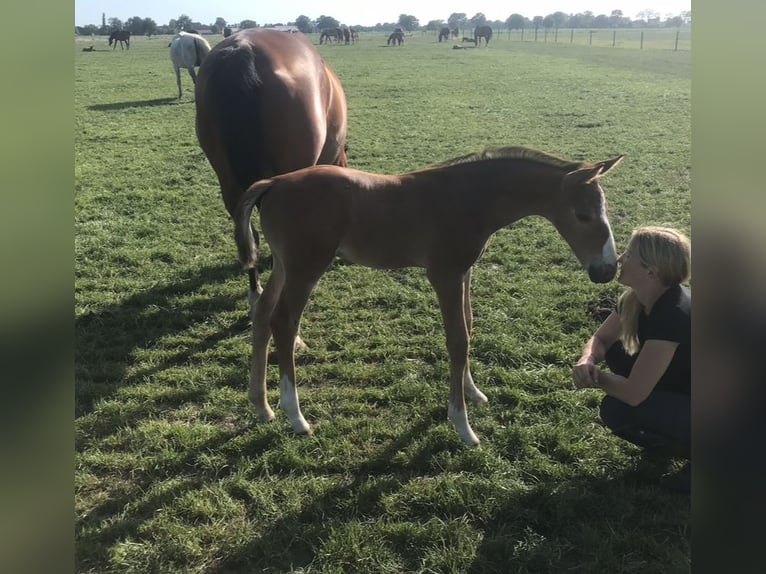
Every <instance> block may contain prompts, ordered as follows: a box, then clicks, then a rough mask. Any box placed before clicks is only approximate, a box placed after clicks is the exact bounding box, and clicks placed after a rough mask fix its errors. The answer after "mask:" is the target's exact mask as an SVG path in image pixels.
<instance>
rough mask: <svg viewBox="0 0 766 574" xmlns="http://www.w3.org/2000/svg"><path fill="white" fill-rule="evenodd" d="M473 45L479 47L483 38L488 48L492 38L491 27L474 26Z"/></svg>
mask: <svg viewBox="0 0 766 574" xmlns="http://www.w3.org/2000/svg"><path fill="white" fill-rule="evenodd" d="M473 37H474V44H476V45H477V46H480V45H481V39H482V38H484V44H485V45H487V46H489V40H490V39H491V38H492V27H490V26H476V29H475V30H474V31H473Z"/></svg>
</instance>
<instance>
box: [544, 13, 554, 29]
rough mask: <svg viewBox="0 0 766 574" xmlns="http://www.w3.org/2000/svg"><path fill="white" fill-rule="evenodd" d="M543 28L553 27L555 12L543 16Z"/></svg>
mask: <svg viewBox="0 0 766 574" xmlns="http://www.w3.org/2000/svg"><path fill="white" fill-rule="evenodd" d="M543 28H545V29H546V30H550V29H551V28H553V14H548V15H547V16H545V17H544V18H543Z"/></svg>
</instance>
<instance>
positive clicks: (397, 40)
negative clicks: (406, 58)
mask: <svg viewBox="0 0 766 574" xmlns="http://www.w3.org/2000/svg"><path fill="white" fill-rule="evenodd" d="M402 44H404V32H399V31H394V32H391V35H390V36H389V37H388V40H387V41H386V46H393V45H399V46H401V45H402Z"/></svg>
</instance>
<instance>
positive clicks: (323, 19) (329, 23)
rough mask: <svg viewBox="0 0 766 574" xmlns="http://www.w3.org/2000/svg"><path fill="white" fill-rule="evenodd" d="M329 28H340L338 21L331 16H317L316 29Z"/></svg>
mask: <svg viewBox="0 0 766 574" xmlns="http://www.w3.org/2000/svg"><path fill="white" fill-rule="evenodd" d="M331 28H340V22H338V21H337V20H336V19H335V18H333V17H332V16H320V17H319V18H317V29H318V30H329V29H331Z"/></svg>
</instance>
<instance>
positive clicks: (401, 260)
mask: <svg viewBox="0 0 766 574" xmlns="http://www.w3.org/2000/svg"><path fill="white" fill-rule="evenodd" d="M622 157H623V156H618V157H615V158H614V159H610V160H607V161H602V162H599V163H586V162H575V161H567V160H562V159H559V158H556V157H554V156H551V155H548V154H545V153H543V152H539V151H536V150H530V149H526V148H513V147H511V148H500V149H489V150H485V151H483V152H480V153H476V154H471V155H467V156H463V157H459V158H456V159H453V160H450V161H447V162H444V163H442V164H438V165H436V166H432V167H430V168H426V169H423V170H420V171H414V172H410V173H405V174H401V175H376V174H372V173H366V172H362V171H358V170H354V169H350V168H342V167H335V166H315V167H311V168H305V169H301V170H298V171H294V172H292V173H289V174H286V175H281V176H278V177H273V178H271V179H267V180H264V181H260V182H257V183H255V184H253V185H252V186H251V187H250V188H248V190H247V191H246V192H245V193H244V195H243V196H242V199H241V201H240V203H239V205H238V206H237V209H236V211H235V214H234V224H235V240H236V243H237V248H238V250H239V258H240V261H241V263H242V264H243V265H244V266H245V267H251V266H252V265H253V264H254V261H255V257H256V254H257V245H256V243H255V241H254V239H253V236H252V231H251V230H252V226H251V224H250V218H251V216H252V211H253V208H254V207H258V210H259V212H260V222H261V227H262V229H263V233H264V237H265V238H266V240H267V241H268V243H269V246H270V247H271V252H272V254H273V257H274V266H273V270H272V274H271V277H270V278H269V280H268V282H267V283H266V287H265V289H264V291H263V293H262V294H261V296H260V298H259V299H258V301H257V302H256V304H255V311H254V315H253V323H252V338H253V340H252V359H251V361H252V362H251V374H250V387H249V391H248V396H249V399H250V401H251V402H252V403H253V404H254V406H255V411H256V416H257V417H258V419H259V420H261V421H264V422H265V421H271V420H273V418H274V412H273V411H272V409H271V407H270V406H269V404H268V402H267V399H266V363H267V350H268V344H269V339H270V338H271V336H272V333H273V336H274V342H275V345H276V350H277V356H278V361H279V371H280V382H279V390H280V399H279V401H280V403H279V404H280V406H281V408H282V409H283V410H284V411H285V413H286V415H287V418H288V419H289V421H290V424H291V426H292V428H293V430H294V431H295V432H296V433H299V434H307V433H310V432H311V428H310V426H309V424H308V423H307V422H306V420H305V419H304V417H303V414H302V413H301V410H300V404H299V401H298V394H297V391H296V385H295V383H296V381H295V362H294V344H295V337H296V333H297V331H298V327H299V324H300V319H301V315H302V313H303V310H304V308H305V306H306V303H307V301H308V298H309V295H310V294H311V291H312V289H313V288H314V286H315V285H316V283H317V281H318V280H319V278H320V277H321V276H322V274H323V273H324V272H325V270H326V269H327V268H328V267H329V265H330V264H331V263H332V261H333V258H334V257H335V256H336V255H339V256H340V257H342V258H344V259H346V260H348V261H350V262H352V263H357V264H360V265H365V266H367V267H373V268H378V269H396V268H402V267H422V268H425V272H426V276H427V277H428V280H429V281H430V283H431V285H432V286H433V288H434V290H435V291H436V295H437V298H438V301H439V307H440V309H441V313H442V318H443V320H444V329H445V332H446V340H447V350H448V354H449V361H450V391H449V402H448V409H447V418H448V419H449V420H450V421H451V422H452V424H453V425H454V426H455V428H456V429H457V432H458V434H459V435H460V437H461V439H462V440H463V442H464V443H465V444H467V445H469V446H475V445H478V444H479V439H478V438H477V436H476V435H475V434H474V432H473V430H472V429H471V426H470V424H469V422H468V416H467V412H466V403H465V396H466V395H467V396H468V398H469V399H470V400H471V401H472V402H473V403H476V404H484V403H487V397H486V396H485V395H484V393H482V392H481V391H480V390H479V389H478V388H477V387H476V385H475V384H474V381H473V377H472V376H471V371H470V367H469V362H468V347H469V340H470V334H471V328H472V324H473V317H472V311H471V295H470V284H471V269H472V266H473V265H474V263H475V262H476V261H477V260H478V259H479V257H480V256H481V255H482V253H483V252H484V249H485V247H486V245H487V242H488V241H489V239H490V237H491V236H492V235H493V234H494V233H495V232H496V231H498V230H499V229H501V228H503V227H506V226H508V225H510V224H511V223H513V222H514V221H516V220H518V219H521V218H523V217H526V216H529V215H540V216H542V217H544V218H546V219H548V220H549V221H550V222H551V223H552V224H553V225H554V226H555V228H556V229H557V230H558V232H559V234H560V235H561V236H562V237H563V238H564V240H565V241H566V242H567V243H568V244H569V246H570V248H571V249H572V251H573V252H574V254H575V255H576V257H577V258H578V259H579V261H580V263H581V264H582V265H583V266H585V267H586V268H587V270H588V275H589V277H590V279H591V281H593V282H597V283H604V282H607V281H609V280H611V279H612V278H613V277H614V275H615V271H616V268H617V254H616V252H615V245H614V238H613V235H612V230H611V227H610V224H609V220H608V218H607V211H606V200H605V197H604V192H603V190H602V188H601V186H600V185H599V179H600V178H601V177H602V176H604V175H606V174H607V173H608V172H609V171H610V170H611V169H612V168H613V167H614V166H616V165H617V164H618V163H619V162H620V161H621V160H622Z"/></svg>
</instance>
